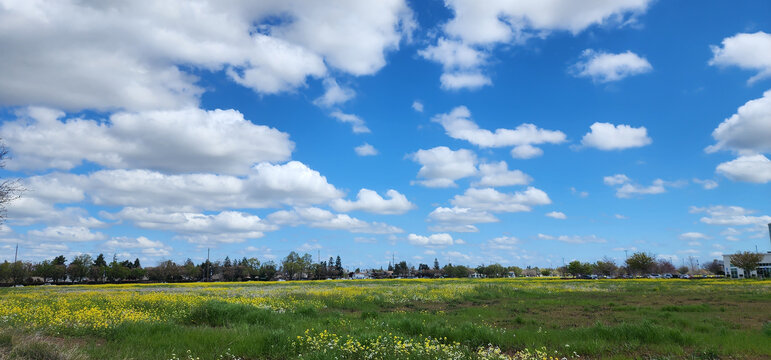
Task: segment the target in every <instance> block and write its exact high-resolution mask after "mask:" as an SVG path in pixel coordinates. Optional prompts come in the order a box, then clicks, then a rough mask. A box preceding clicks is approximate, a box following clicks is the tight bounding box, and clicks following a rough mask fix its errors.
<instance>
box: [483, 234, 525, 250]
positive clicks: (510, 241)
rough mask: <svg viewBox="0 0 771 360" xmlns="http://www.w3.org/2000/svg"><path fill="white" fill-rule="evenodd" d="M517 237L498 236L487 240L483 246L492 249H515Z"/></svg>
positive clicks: (517, 241) (517, 242)
mask: <svg viewBox="0 0 771 360" xmlns="http://www.w3.org/2000/svg"><path fill="white" fill-rule="evenodd" d="M517 244H519V239H517V238H515V237H513V236H500V237H497V238H494V239H490V240H488V241H487V243H486V244H485V246H486V247H487V248H489V249H493V250H515V249H516V248H517V247H516V245H517Z"/></svg>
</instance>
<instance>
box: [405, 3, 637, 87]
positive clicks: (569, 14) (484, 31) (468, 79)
mask: <svg viewBox="0 0 771 360" xmlns="http://www.w3.org/2000/svg"><path fill="white" fill-rule="evenodd" d="M648 3H649V0H624V1H597V2H592V3H591V4H585V3H582V4H577V3H575V2H572V1H570V0H547V1H543V0H528V1H499V2H495V3H480V2H474V1H463V0H452V1H447V2H445V4H446V6H447V7H448V8H449V9H450V10H451V11H452V13H453V17H452V18H451V19H450V20H449V21H448V22H447V23H445V24H444V25H443V26H442V30H443V34H442V35H441V36H439V37H438V39H437V42H436V44H435V45H430V46H428V47H427V48H426V49H424V50H422V51H419V54H420V55H421V56H423V57H424V58H426V59H429V60H432V61H435V62H438V63H440V64H442V67H443V69H444V72H443V74H442V76H441V84H442V88H443V89H449V90H453V89H461V88H467V89H477V88H480V87H482V86H486V85H490V84H492V81H491V80H490V78H489V77H487V76H486V75H484V74H483V72H482V68H483V67H484V65H485V64H486V63H487V61H486V59H487V58H488V57H489V54H490V53H492V52H493V50H494V48H495V46H496V45H498V44H504V43H518V44H521V43H524V42H525V40H527V39H528V38H531V37H535V36H537V37H542V38H543V37H546V36H547V35H548V33H549V32H551V31H560V30H564V31H570V32H572V33H573V34H577V33H579V32H581V31H583V30H584V29H586V28H588V27H589V26H592V25H595V24H609V23H616V24H621V25H623V24H625V23H628V22H630V21H632V20H633V19H634V15H635V14H638V13H641V12H643V11H645V9H646V8H647V5H648ZM630 14H631V15H630Z"/></svg>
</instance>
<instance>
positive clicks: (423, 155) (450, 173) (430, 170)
mask: <svg viewBox="0 0 771 360" xmlns="http://www.w3.org/2000/svg"><path fill="white" fill-rule="evenodd" d="M410 157H411V158H412V160H414V161H415V162H417V163H419V164H420V165H421V167H420V170H418V177H421V178H423V179H425V180H420V181H418V183H419V184H421V185H423V186H426V187H454V186H456V184H455V180H458V179H461V178H464V177H468V176H472V175H475V174H476V173H477V168H476V163H477V157H476V155H475V154H474V152H472V151H470V150H466V149H460V150H452V149H450V148H448V147H446V146H437V147H435V148H431V149H428V150H423V149H421V150H418V151H417V152H415V153H414V154H411V155H410Z"/></svg>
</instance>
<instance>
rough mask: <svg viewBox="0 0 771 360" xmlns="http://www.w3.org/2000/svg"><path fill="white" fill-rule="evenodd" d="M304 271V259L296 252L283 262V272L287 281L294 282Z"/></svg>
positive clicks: (291, 253)
mask: <svg viewBox="0 0 771 360" xmlns="http://www.w3.org/2000/svg"><path fill="white" fill-rule="evenodd" d="M304 269H305V264H303V258H302V257H300V255H299V254H297V253H296V252H294V251H292V252H290V253H289V255H287V256H286V257H285V258H284V260H283V261H282V262H281V271H283V272H284V275H286V278H287V280H294V278H295V277H298V276H299V275H300V273H302V271H303V270H304Z"/></svg>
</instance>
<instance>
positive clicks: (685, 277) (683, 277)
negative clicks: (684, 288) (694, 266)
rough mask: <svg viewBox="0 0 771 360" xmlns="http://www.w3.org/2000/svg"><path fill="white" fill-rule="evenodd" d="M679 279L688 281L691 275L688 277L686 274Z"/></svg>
mask: <svg viewBox="0 0 771 360" xmlns="http://www.w3.org/2000/svg"><path fill="white" fill-rule="evenodd" d="M680 278H681V279H690V278H691V275H688V274H683V275H680Z"/></svg>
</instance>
